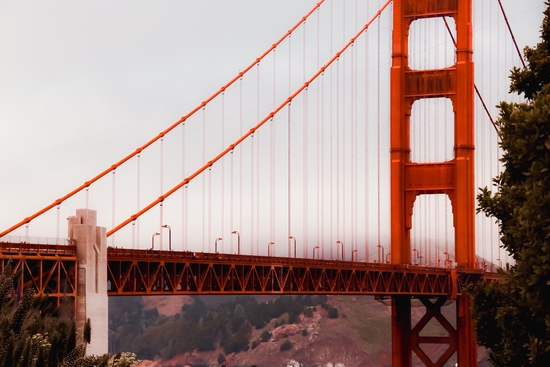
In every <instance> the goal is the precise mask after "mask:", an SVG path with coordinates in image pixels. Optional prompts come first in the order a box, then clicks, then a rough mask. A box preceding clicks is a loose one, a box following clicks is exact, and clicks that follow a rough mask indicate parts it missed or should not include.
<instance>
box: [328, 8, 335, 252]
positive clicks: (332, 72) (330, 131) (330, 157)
mask: <svg viewBox="0 0 550 367" xmlns="http://www.w3.org/2000/svg"><path fill="white" fill-rule="evenodd" d="M333 5H334V0H331V2H330V53H331V54H332V47H333V44H332V41H333V37H334V32H333V26H332V21H333V19H332V18H333V14H334V11H333V10H334V9H333ZM333 74H334V67H331V68H330V83H329V85H330V97H329V99H330V100H329V104H330V110H329V118H328V120H329V134H330V137H329V141H330V154H329V159H330V170H329V176H330V196H329V197H330V209H329V213H330V216H329V221H330V259H331V260H333V259H334V255H333V250H332V249H333V247H334V241H335V238H334V236H333V232H334V220H333V219H334V214H333V213H334V211H333V206H334V189H333V187H334V177H333V175H332V173H333V172H334V169H333V162H334V154H333V146H334V142H333V139H332V133H333V130H334V126H333V124H332V120H333V118H334V116H333V104H334V101H333V98H332V96H333V91H334V86H333V85H332V79H333Z"/></svg>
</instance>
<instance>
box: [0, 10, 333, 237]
mask: <svg viewBox="0 0 550 367" xmlns="http://www.w3.org/2000/svg"><path fill="white" fill-rule="evenodd" d="M324 1H325V0H320V1H319V2H318V3H317V4H315V6H314V7H313V8H312V9H311V10H310V11H309V12H308V13H307V14H306V15H305V16H304V17H302V19H300V21H299V22H298V23H296V24H295V25H294V26H293V27H292V28H290V30H288V31H287V32H286V34H285V35H284V36H282V37H281V38H280V39H279V40H278V41H277V42H275V43H274V44H273V45H271V47H269V48H268V49H267V50H266V51H265V52H264V53H263V54H262V55H260V57H258V58H257V59H256V60H254V61H253V62H252V63H251V64H250V65H248V66H247V67H246V68H244V69H243V70H242V71H241V72H239V74H238V75H237V76H235V77H234V78H233V79H231V80H230V81H229V82H228V83H227V84H225V85H224V86H222V87H221V88H220V89H219V90H218V91H216V92H215V93H214V94H212V95H211V96H210V97H208V98H207V99H205V100H204V101H203V102H202V103H201V104H200V105H198V106H197V107H195V108H194V109H192V110H191V111H190V112H189V113H188V114H186V115H185V116H182V117H181V118H180V119H179V120H178V121H176V122H174V123H173V124H172V125H170V126H169V127H168V128H167V129H165V130H163V131H161V132H160V133H159V134H158V135H157V136H155V137H154V138H152V139H151V140H149V141H148V142H147V143H145V144H143V145H142V146H141V147H139V148H137V149H136V150H135V151H134V152H132V153H130V154H128V155H127V156H126V157H124V158H122V159H121V160H120V161H118V162H116V163H115V164H113V165H111V166H110V167H109V168H107V169H106V170H104V171H103V172H101V173H100V174H98V175H96V176H95V177H93V178H91V179H90V180H88V181H86V182H84V183H83V184H82V185H80V186H79V187H77V188H76V189H74V190H73V191H71V192H69V193H68V194H66V195H65V196H63V197H61V198H59V199H57V200H56V201H54V202H53V203H51V204H50V205H47V206H45V207H44V208H42V209H40V210H39V211H37V212H36V213H34V214H32V215H30V216H28V217H27V218H25V219H23V220H22V221H20V222H19V223H16V224H14V225H13V226H11V227H10V228H8V229H6V230H4V231H3V232H0V237H3V236H5V235H7V234H8V233H10V232H12V231H14V230H16V229H17V228H19V227H21V226H23V225H25V224H27V223H29V222H30V221H32V220H33V219H36V218H37V217H39V216H40V215H42V214H44V213H45V212H47V211H48V210H50V209H52V208H54V207H56V206H58V205H61V203H63V202H64V201H65V200H67V199H69V198H71V197H72V196H74V195H76V194H77V193H79V192H80V191H82V190H84V189H86V188H88V187H90V185H91V184H93V183H94V182H96V181H98V180H99V179H100V178H102V177H104V176H106V175H107V174H109V173H110V172H112V171H114V170H116V169H117V168H118V167H120V166H122V165H123V164H124V163H126V162H127V161H129V160H130V159H132V158H133V157H135V156H136V155H138V154H140V153H141V152H142V151H143V150H144V149H146V148H147V147H149V146H150V145H152V144H153V143H155V142H156V141H158V140H160V139H161V138H163V137H164V136H165V135H166V134H168V133H169V132H170V131H172V130H174V129H175V128H176V127H178V126H179V125H180V124H182V123H184V122H185V121H186V120H187V119H188V118H190V117H191V116H193V115H194V114H195V113H197V112H198V111H200V110H201V109H202V108H203V107H204V106H206V105H207V104H208V103H210V101H212V100H213V99H214V98H216V97H217V96H219V95H220V94H222V93H223V92H224V91H225V90H226V89H227V88H229V87H230V86H231V85H233V83H235V82H236V81H237V80H239V79H241V78H242V76H243V75H244V74H246V73H247V72H248V71H249V70H250V69H252V68H253V67H254V66H256V65H257V64H259V63H260V61H261V60H263V59H264V58H265V57H266V56H267V55H269V54H270V53H271V51H273V50H274V49H276V48H277V46H279V44H281V43H282V42H283V41H284V40H285V39H286V38H287V37H289V36H290V35H291V34H292V32H294V31H295V30H296V29H297V28H298V27H299V26H300V25H301V24H302V23H304V22H305V21H306V20H307V19H308V18H309V16H310V15H311V14H313V13H314V12H315V11H316V10H318V9H319V7H320V6H321V4H322V3H323V2H324Z"/></svg>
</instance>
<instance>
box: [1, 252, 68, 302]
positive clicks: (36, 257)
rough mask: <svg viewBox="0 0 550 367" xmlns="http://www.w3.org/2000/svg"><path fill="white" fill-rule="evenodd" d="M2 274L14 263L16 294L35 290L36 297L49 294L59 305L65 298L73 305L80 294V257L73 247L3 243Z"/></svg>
mask: <svg viewBox="0 0 550 367" xmlns="http://www.w3.org/2000/svg"><path fill="white" fill-rule="evenodd" d="M0 250H1V253H0V271H4V268H5V267H6V265H7V263H8V262H9V261H11V264H12V269H13V271H14V272H18V271H20V272H21V274H20V275H19V276H18V277H17V278H16V279H15V282H14V293H16V294H22V292H23V289H25V288H28V287H32V289H34V293H35V295H36V296H44V295H48V296H49V297H50V299H51V300H52V301H53V302H55V303H56V305H59V304H61V303H62V301H63V300H64V299H66V300H68V301H69V302H68V303H69V304H71V305H73V306H74V300H75V298H76V294H77V282H76V279H77V258H76V246H74V245H68V246H67V245H33V244H14V243H5V242H2V243H0Z"/></svg>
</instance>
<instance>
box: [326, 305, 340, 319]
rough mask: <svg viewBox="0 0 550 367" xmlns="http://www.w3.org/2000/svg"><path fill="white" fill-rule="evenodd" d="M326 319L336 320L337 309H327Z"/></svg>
mask: <svg viewBox="0 0 550 367" xmlns="http://www.w3.org/2000/svg"><path fill="white" fill-rule="evenodd" d="M328 317H329V319H337V318H338V309H337V308H336V307H329V308H328Z"/></svg>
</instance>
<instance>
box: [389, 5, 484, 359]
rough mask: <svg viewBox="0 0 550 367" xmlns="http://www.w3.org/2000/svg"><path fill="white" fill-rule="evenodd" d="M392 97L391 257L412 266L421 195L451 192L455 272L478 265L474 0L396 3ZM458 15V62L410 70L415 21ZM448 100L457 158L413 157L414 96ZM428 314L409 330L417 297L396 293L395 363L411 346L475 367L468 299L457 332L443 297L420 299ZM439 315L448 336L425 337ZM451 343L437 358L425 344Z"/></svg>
mask: <svg viewBox="0 0 550 367" xmlns="http://www.w3.org/2000/svg"><path fill="white" fill-rule="evenodd" d="M393 4H394V5H393V7H394V8H393V11H394V13H393V36H392V37H393V41H392V67H391V77H390V78H391V97H390V98H391V101H390V109H391V112H390V130H391V131H390V154H391V168H390V170H391V171H390V172H391V261H392V263H395V264H411V241H410V231H411V228H412V215H413V207H414V202H415V200H416V198H417V197H418V196H419V195H430V194H446V195H447V196H448V197H449V199H450V202H451V205H452V211H453V224H454V227H455V259H456V264H457V269H458V270H460V269H465V270H466V269H473V268H474V267H475V221H474V216H475V197H474V196H475V191H474V64H473V61H472V0H394V2H393ZM433 17H452V18H453V19H454V21H455V24H456V58H455V64H454V65H452V66H450V67H447V68H443V69H431V70H412V69H411V68H410V67H409V60H408V41H409V31H410V26H411V23H412V22H414V21H416V20H419V19H424V18H433ZM423 98H449V99H450V100H451V102H452V106H453V113H454V157H453V159H451V160H449V161H445V162H434V163H418V162H412V161H411V154H410V153H411V144H410V116H411V111H412V106H413V104H414V102H415V101H418V100H420V99H423ZM421 301H422V303H423V304H424V305H425V306H426V314H425V316H424V317H423V318H422V319H421V320H420V321H419V322H418V324H417V325H416V326H415V327H414V328H412V329H411V297H409V296H394V297H393V298H392V339H393V340H392V341H393V353H392V360H393V366H394V367H398V366H404V367H405V366H406V367H408V366H411V360H412V351H414V352H415V354H416V355H417V356H418V357H419V358H420V359H421V360H422V361H423V362H424V364H425V365H426V366H442V365H444V364H445V362H446V361H447V360H448V359H449V357H450V356H451V355H452V354H453V353H454V352H455V351H456V352H457V359H458V365H459V366H461V367H464V366H477V344H476V341H475V337H474V329H473V324H472V320H471V317H470V312H469V307H470V301H469V298H468V296H463V295H458V297H457V302H456V305H457V306H456V307H457V320H456V325H457V326H456V329H455V328H453V327H452V326H451V324H450V323H449V322H448V321H447V320H446V319H444V318H443V316H442V315H441V313H440V310H441V306H442V304H443V303H444V302H445V299H438V300H436V301H435V302H432V300H430V299H421ZM432 318H435V319H436V320H437V321H438V322H440V324H441V325H442V326H443V328H444V329H445V330H446V331H447V332H448V334H449V335H448V336H445V337H441V336H439V337H436V336H431V337H430V336H421V335H420V332H421V331H422V328H423V327H424V326H425V325H426V324H427V323H428V322H429V321H430V320H431V319H432ZM424 343H428V344H429V343H435V344H448V349H447V350H446V351H445V352H444V353H443V354H442V355H441V356H440V357H439V359H438V360H437V361H432V360H431V359H430V358H429V357H428V356H427V355H426V354H425V353H424V351H423V350H422V349H421V347H420V344H424Z"/></svg>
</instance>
